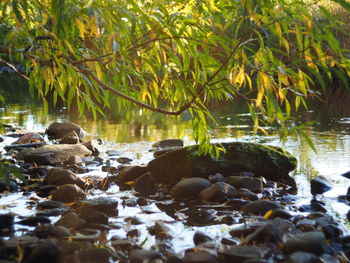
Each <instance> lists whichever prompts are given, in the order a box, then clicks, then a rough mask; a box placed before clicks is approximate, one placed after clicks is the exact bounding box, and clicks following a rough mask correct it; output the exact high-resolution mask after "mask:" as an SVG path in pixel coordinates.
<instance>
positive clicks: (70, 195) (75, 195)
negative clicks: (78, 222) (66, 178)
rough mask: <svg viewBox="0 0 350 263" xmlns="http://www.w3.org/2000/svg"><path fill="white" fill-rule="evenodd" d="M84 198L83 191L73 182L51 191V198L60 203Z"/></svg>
mask: <svg viewBox="0 0 350 263" xmlns="http://www.w3.org/2000/svg"><path fill="white" fill-rule="evenodd" d="M83 198H85V194H84V192H83V191H82V190H81V189H80V188H79V187H78V186H76V185H75V184H65V185H62V186H60V187H59V188H57V189H56V190H55V191H54V192H53V193H52V198H51V199H52V200H53V201H58V202H62V203H72V202H75V201H77V200H79V199H83Z"/></svg>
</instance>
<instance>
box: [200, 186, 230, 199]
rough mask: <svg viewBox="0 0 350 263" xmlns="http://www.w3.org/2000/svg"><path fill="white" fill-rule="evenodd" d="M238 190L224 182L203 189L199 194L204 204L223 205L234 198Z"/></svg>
mask: <svg viewBox="0 0 350 263" xmlns="http://www.w3.org/2000/svg"><path fill="white" fill-rule="evenodd" d="M235 192H236V189H235V188H234V187H233V186H231V185H229V184H226V183H224V182H217V183H214V184H213V185H211V186H209V187H207V188H205V189H203V190H202V191H201V192H200V193H199V199H200V200H201V201H204V202H211V203H223V202H225V201H227V199H230V198H233V197H234V195H235Z"/></svg>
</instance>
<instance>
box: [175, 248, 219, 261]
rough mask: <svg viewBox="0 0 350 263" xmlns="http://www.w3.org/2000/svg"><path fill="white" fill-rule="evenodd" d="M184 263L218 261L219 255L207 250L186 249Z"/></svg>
mask: <svg viewBox="0 0 350 263" xmlns="http://www.w3.org/2000/svg"><path fill="white" fill-rule="evenodd" d="M182 262H183V263H204V262H205V263H218V262H219V260H218V258H217V256H215V255H213V254H212V253H209V252H207V251H205V250H199V251H197V250H196V251H186V252H185V256H184V258H183V259H182Z"/></svg>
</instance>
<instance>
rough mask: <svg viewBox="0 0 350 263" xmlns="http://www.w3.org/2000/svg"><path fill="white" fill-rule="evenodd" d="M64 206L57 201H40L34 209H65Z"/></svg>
mask: <svg viewBox="0 0 350 263" xmlns="http://www.w3.org/2000/svg"><path fill="white" fill-rule="evenodd" d="M65 207H66V206H65V205H64V204H62V203H61V202H57V201H52V200H48V201H42V202H40V203H38V204H37V206H36V208H37V209H42V210H43V209H55V208H65Z"/></svg>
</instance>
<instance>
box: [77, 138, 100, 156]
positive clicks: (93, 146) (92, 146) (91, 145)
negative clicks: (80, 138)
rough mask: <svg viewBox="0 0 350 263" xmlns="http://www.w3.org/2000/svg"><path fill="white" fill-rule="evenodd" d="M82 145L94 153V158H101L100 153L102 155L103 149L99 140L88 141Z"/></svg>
mask: <svg viewBox="0 0 350 263" xmlns="http://www.w3.org/2000/svg"><path fill="white" fill-rule="evenodd" d="M101 143H102V142H101ZM82 144H83V145H84V146H85V147H86V148H88V149H89V150H90V151H91V152H92V155H93V156H99V155H100V153H102V149H101V147H100V143H99V141H98V140H92V141H87V142H84V143H82Z"/></svg>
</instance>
